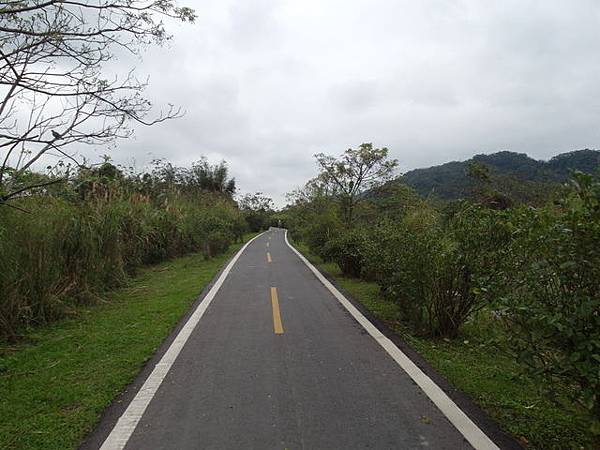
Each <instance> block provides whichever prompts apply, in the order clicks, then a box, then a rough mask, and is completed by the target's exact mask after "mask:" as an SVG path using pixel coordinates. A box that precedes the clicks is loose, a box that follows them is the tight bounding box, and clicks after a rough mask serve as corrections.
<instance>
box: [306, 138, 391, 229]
mask: <svg viewBox="0 0 600 450" xmlns="http://www.w3.org/2000/svg"><path fill="white" fill-rule="evenodd" d="M315 158H316V159H317V163H318V164H319V167H320V169H321V173H320V174H319V178H320V179H321V180H322V181H323V182H325V183H326V184H329V185H331V186H332V187H333V192H334V195H335V196H336V197H337V198H338V199H339V200H340V205H341V209H342V217H343V220H344V222H345V223H346V225H347V226H352V222H353V218H354V210H355V207H356V204H357V203H358V202H359V201H360V199H361V195H362V194H364V193H365V192H366V191H367V190H369V189H373V188H375V187H377V186H380V185H382V184H383V183H385V182H386V181H389V180H390V179H391V177H392V176H393V174H394V169H395V168H396V167H397V166H398V161H397V160H395V159H389V158H388V149H387V148H385V147H382V148H374V147H373V144H371V143H366V144H361V145H359V146H358V148H357V149H352V148H349V149H348V150H346V151H345V152H344V153H343V154H342V155H340V156H339V157H335V156H331V155H325V154H324V153H317V154H316V155H315Z"/></svg>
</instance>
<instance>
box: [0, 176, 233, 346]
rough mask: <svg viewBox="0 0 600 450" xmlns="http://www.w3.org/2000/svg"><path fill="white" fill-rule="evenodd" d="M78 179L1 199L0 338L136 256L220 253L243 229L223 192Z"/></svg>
mask: <svg viewBox="0 0 600 450" xmlns="http://www.w3.org/2000/svg"><path fill="white" fill-rule="evenodd" d="M78 186H80V185H77V184H75V183H72V184H69V185H68V186H66V187H64V186H63V187H62V188H61V189H60V190H59V191H57V192H54V193H44V194H43V195H40V194H38V195H32V196H29V197H25V198H21V199H18V200H17V201H16V202H15V203H13V206H18V207H19V208H21V209H25V210H27V211H29V212H28V213H25V212H22V211H20V210H17V209H15V208H9V207H7V206H6V205H4V206H0V338H5V339H6V338H8V339H14V338H16V337H17V336H18V334H19V329H20V328H21V327H24V326H29V325H36V324H41V323H46V322H49V321H52V320H56V319H58V318H60V317H62V316H64V315H65V314H67V313H68V312H69V309H70V308H71V307H72V306H73V305H76V304H81V303H85V302H90V301H95V300H97V299H98V298H99V297H100V296H101V295H102V293H103V292H104V291H106V290H108V289H111V288H114V287H116V286H119V285H121V284H123V283H124V282H125V281H126V280H127V278H128V276H130V275H131V274H132V273H133V272H134V271H135V269H136V268H137V267H139V266H140V265H143V264H149V263H155V262H159V261H162V260H165V259H167V258H172V257H174V256H178V255H183V254H186V253H190V252H203V253H204V254H205V255H206V257H211V256H214V255H216V254H219V253H222V252H224V251H225V250H226V249H227V248H228V247H229V245H230V244H231V243H232V242H233V241H234V240H236V239H238V238H239V237H240V236H241V234H242V233H243V231H244V226H245V222H244V218H243V215H242V213H241V212H240V211H239V209H238V208H237V206H236V204H235V203H234V202H233V201H232V200H231V197H230V195H229V194H223V193H218V192H217V193H215V192H212V193H209V192H203V191H194V192H185V193H183V192H182V190H181V189H178V188H177V186H164V185H162V186H161V187H160V189H159V187H158V185H157V184H156V183H155V184H154V185H153V186H152V188H151V189H150V190H149V191H150V192H149V193H140V192H139V189H135V185H134V188H132V180H131V179H129V180H126V179H124V178H113V179H111V180H109V182H107V181H106V180H104V181H103V182H102V183H100V186H101V187H102V188H101V189H98V188H97V187H96V184H94V186H95V190H92V191H89V190H88V191H85V192H83V193H82V190H81V189H80V187H78ZM146 191H148V189H147V186H146Z"/></svg>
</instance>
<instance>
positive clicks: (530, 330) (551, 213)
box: [502, 174, 600, 434]
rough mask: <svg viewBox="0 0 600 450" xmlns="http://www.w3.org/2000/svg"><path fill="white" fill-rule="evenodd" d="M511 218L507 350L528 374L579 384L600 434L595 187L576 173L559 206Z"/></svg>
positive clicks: (599, 225)
mask: <svg viewBox="0 0 600 450" xmlns="http://www.w3.org/2000/svg"><path fill="white" fill-rule="evenodd" d="M511 220H512V223H513V226H514V228H515V229H514V236H515V240H514V242H513V244H512V245H511V247H510V250H509V251H508V252H507V254H506V258H507V259H508V260H509V263H508V264H507V265H506V277H505V281H506V283H507V284H509V285H510V289H508V290H507V292H505V295H504V296H503V298H502V304H503V308H504V312H505V314H504V317H505V320H506V322H507V325H508V327H509V333H508V339H509V342H510V348H511V349H512V350H513V351H514V352H515V354H516V356H517V357H518V360H519V361H520V362H521V363H522V364H523V365H524V367H525V368H527V369H528V370H529V371H530V372H531V373H533V374H535V375H538V376H542V377H545V378H547V379H548V380H549V381H551V382H556V381H558V380H562V383H565V382H566V383H567V384H576V385H577V386H578V389H575V390H574V395H575V397H576V398H577V399H578V400H579V401H580V402H581V403H582V404H584V405H585V406H586V407H587V408H589V409H590V411H591V412H592V413H593V414H594V415H595V417H596V419H597V422H596V425H595V430H594V431H595V432H596V433H598V434H600V184H599V183H598V182H594V181H593V179H592V177H591V176H589V175H584V174H576V175H575V178H574V186H573V189H572V191H571V192H570V193H569V194H568V195H566V196H565V198H564V200H563V202H562V204H561V205H560V206H559V207H546V208H543V209H540V210H536V209H520V210H517V211H515V212H514V214H513V217H512V218H511Z"/></svg>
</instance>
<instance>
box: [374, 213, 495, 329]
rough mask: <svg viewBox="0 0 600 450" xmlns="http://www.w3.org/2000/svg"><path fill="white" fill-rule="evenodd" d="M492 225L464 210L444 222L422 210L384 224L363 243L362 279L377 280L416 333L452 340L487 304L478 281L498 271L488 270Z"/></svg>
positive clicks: (490, 220) (483, 216)
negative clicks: (475, 313) (468, 320)
mask: <svg viewBox="0 0 600 450" xmlns="http://www.w3.org/2000/svg"><path fill="white" fill-rule="evenodd" d="M491 213H492V214H494V213H495V212H491ZM475 223H476V224H477V225H476V226H473V224H475ZM494 224H495V219H494V217H493V216H490V215H489V214H488V213H487V212H485V213H484V212H483V210H481V209H477V208H475V209H473V208H464V209H463V210H462V211H461V213H460V214H457V215H456V216H455V217H453V218H452V219H450V220H448V221H444V220H443V218H442V217H441V216H440V215H439V213H437V212H436V211H435V210H434V209H432V208H430V207H426V206H421V207H420V208H418V209H415V210H413V211H412V212H409V213H407V214H406V215H405V216H404V217H403V218H402V219H401V220H400V221H398V222H390V221H383V222H381V223H379V224H378V225H376V226H375V227H372V228H371V229H370V232H369V233H368V236H367V237H366V238H365V240H364V243H363V245H362V274H363V277H364V278H368V279H373V280H375V281H377V282H378V284H379V285H380V286H381V289H382V293H383V294H384V296H385V297H386V298H388V299H390V300H392V301H394V302H396V303H398V304H399V305H400V306H401V311H402V314H403V317H404V319H405V320H406V321H407V322H408V323H409V324H410V325H411V326H412V327H413V328H414V330H415V331H416V332H417V333H419V334H426V335H434V336H449V337H453V336H456V335H457V334H458V331H459V328H460V326H461V325H462V324H463V323H464V322H465V321H466V320H467V319H468V318H469V317H470V316H471V314H472V313H473V312H475V311H476V310H478V309H479V308H481V307H482V306H483V305H484V304H486V302H487V301H489V298H488V296H487V295H486V292H487V289H486V287H485V286H484V283H483V281H489V280H490V279H492V278H493V277H495V276H496V273H497V270H496V269H495V268H494V266H488V264H489V262H490V259H491V257H490V256H489V255H490V253H489V252H490V249H495V248H496V247H495V246H494V245H492V242H493V241H494V240H495V239H496V235H497V234H498V233H491V234H489V231H490V230H491V229H493V228H494V226H495V225H494ZM477 229H479V231H476V230H477Z"/></svg>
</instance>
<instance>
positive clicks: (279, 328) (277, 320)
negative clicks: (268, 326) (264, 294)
mask: <svg viewBox="0 0 600 450" xmlns="http://www.w3.org/2000/svg"><path fill="white" fill-rule="evenodd" d="M271 305H272V306H273V330H274V331H275V334H283V325H282V324H281V312H280V311H279V298H278V297H277V288H275V287H272V288H271Z"/></svg>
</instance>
